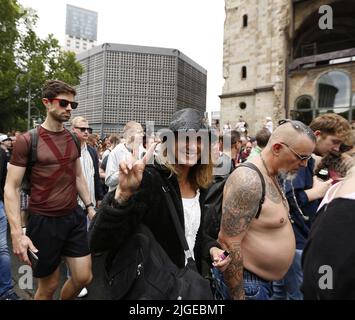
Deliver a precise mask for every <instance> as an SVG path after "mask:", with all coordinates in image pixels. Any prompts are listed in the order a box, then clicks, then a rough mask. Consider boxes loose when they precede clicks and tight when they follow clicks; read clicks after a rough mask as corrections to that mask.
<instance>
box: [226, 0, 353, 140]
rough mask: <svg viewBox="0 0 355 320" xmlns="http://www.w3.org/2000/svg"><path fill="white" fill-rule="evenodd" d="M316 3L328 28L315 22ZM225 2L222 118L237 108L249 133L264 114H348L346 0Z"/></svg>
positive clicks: (235, 114)
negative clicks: (322, 8)
mask: <svg viewBox="0 0 355 320" xmlns="http://www.w3.org/2000/svg"><path fill="white" fill-rule="evenodd" d="M321 6H326V7H325V8H327V11H326V12H327V14H328V16H329V15H331V17H332V22H333V23H332V28H327V29H324V28H323V27H321V26H320V20H321V18H322V17H323V18H324V15H325V12H324V11H323V13H320V12H319V9H320V7H321ZM329 8H330V9H329ZM225 9H226V18H225V24H224V49H223V50H224V52H223V77H224V79H225V83H224V86H223V92H222V95H221V96H220V98H221V125H223V124H224V123H227V122H229V123H230V124H231V125H232V126H233V125H234V124H235V123H236V122H237V121H238V118H239V116H240V115H242V116H243V118H244V119H245V120H246V121H247V122H248V124H249V129H250V130H249V131H250V133H251V134H255V132H256V131H258V130H259V129H260V128H261V127H262V126H263V124H264V119H265V117H266V116H271V117H272V118H273V120H274V122H276V121H277V120H279V119H281V118H284V117H290V118H293V119H298V120H301V121H303V122H305V123H306V124H309V123H310V121H311V120H312V119H313V118H314V117H316V116H317V115H319V114H323V113H326V112H335V113H337V114H339V115H342V116H343V117H344V118H346V119H348V120H349V121H351V122H354V121H355V27H354V26H355V23H354V22H355V20H354V16H355V6H354V1H353V0H274V1H259V0H248V1H245V0H225ZM329 10H331V11H329Z"/></svg>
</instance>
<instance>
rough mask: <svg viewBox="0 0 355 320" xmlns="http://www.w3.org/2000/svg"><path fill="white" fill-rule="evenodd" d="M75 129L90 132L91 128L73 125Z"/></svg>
mask: <svg viewBox="0 0 355 320" xmlns="http://www.w3.org/2000/svg"><path fill="white" fill-rule="evenodd" d="M74 128H75V129H78V130H80V131H81V132H85V131H87V132H89V133H90V134H92V128H86V127H74Z"/></svg>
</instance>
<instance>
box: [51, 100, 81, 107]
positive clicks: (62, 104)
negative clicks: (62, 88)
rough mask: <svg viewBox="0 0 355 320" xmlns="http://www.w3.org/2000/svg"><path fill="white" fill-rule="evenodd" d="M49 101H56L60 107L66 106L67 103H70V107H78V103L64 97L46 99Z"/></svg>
mask: <svg viewBox="0 0 355 320" xmlns="http://www.w3.org/2000/svg"><path fill="white" fill-rule="evenodd" d="M48 100H49V101H54V100H56V101H58V102H59V105H60V106H61V107H62V108H66V107H67V106H68V104H69V103H70V106H71V108H72V109H76V108H77V107H78V103H77V102H75V101H68V100H66V99H59V98H52V99H48Z"/></svg>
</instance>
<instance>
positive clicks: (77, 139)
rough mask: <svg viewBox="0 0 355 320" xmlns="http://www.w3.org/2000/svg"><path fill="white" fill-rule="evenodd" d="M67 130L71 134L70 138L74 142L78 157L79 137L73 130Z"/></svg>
mask: <svg viewBox="0 0 355 320" xmlns="http://www.w3.org/2000/svg"><path fill="white" fill-rule="evenodd" d="M68 132H69V133H70V135H71V136H72V138H73V140H74V142H75V145H76V148H77V149H78V154H79V158H80V157H81V143H80V141H79V138H78V136H77V135H76V134H75V133H74V132H72V131H70V130H68Z"/></svg>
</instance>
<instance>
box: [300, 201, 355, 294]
mask: <svg viewBox="0 0 355 320" xmlns="http://www.w3.org/2000/svg"><path fill="white" fill-rule="evenodd" d="M354 230H355V200H350V199H344V198H336V199H334V200H333V201H331V202H330V203H329V205H328V207H327V208H326V209H325V208H322V209H321V211H319V213H318V214H317V217H316V219H315V221H314V224H313V225H312V229H311V232H310V235H309V239H308V241H307V243H306V246H305V249H304V251H303V256H302V267H303V285H302V291H303V294H304V298H305V299H311V300H315V299H331V300H333V299H355V273H354V266H355V245H354Z"/></svg>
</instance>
